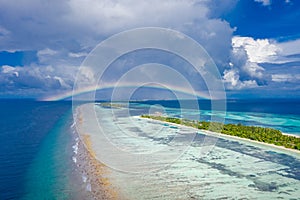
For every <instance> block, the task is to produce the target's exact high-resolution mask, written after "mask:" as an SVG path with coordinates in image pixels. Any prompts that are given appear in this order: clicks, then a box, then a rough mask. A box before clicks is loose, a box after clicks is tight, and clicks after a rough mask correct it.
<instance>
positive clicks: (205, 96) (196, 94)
mask: <svg viewBox="0 0 300 200" xmlns="http://www.w3.org/2000/svg"><path fill="white" fill-rule="evenodd" d="M115 87H116V86H115V84H106V85H105V86H99V85H93V86H89V87H85V88H81V89H78V90H71V91H67V92H64V93H60V94H57V95H52V96H48V97H44V98H41V99H39V100H41V101H60V100H64V99H67V98H71V97H75V96H78V95H82V94H85V93H89V92H95V91H97V90H103V89H113V88H115ZM140 87H141V86H140V85H139V86H137V84H130V83H129V84H122V86H121V87H120V86H119V88H140ZM143 87H144V88H154V89H162V90H166V89H168V90H170V91H174V92H178V93H181V94H185V95H187V96H190V97H192V98H195V97H197V98H202V99H214V98H212V97H211V95H210V94H209V93H208V92H201V91H194V90H191V89H187V88H183V87H178V86H169V85H165V86H164V87H162V86H160V85H157V84H153V85H145V86H143Z"/></svg>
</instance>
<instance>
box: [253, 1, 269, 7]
mask: <svg viewBox="0 0 300 200" xmlns="http://www.w3.org/2000/svg"><path fill="white" fill-rule="evenodd" d="M254 1H256V2H259V3H262V5H264V6H269V5H271V0H254Z"/></svg>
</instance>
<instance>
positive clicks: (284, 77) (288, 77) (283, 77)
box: [272, 74, 300, 83]
mask: <svg viewBox="0 0 300 200" xmlns="http://www.w3.org/2000/svg"><path fill="white" fill-rule="evenodd" d="M272 81H274V82H290V83H293V82H294V83H296V82H300V74H273V75H272Z"/></svg>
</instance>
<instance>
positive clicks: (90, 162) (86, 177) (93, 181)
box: [75, 108, 121, 200]
mask: <svg viewBox="0 0 300 200" xmlns="http://www.w3.org/2000/svg"><path fill="white" fill-rule="evenodd" d="M75 123H76V124H77V126H78V125H79V126H80V125H82V123H83V118H82V116H81V113H80V109H79V108H78V109H77V119H75ZM75 134H77V136H78V138H79V142H78V154H77V157H78V159H77V167H78V168H79V171H80V172H81V174H82V176H83V182H84V184H86V185H87V186H86V191H87V195H88V196H87V198H88V199H97V200H98V199H99V200H104V199H121V198H120V195H119V194H118V192H117V190H116V188H114V186H113V185H112V184H111V182H110V180H109V178H108V176H109V173H110V169H109V168H108V167H106V166H105V165H104V164H102V163H101V162H99V161H98V160H97V159H96V158H95V153H94V151H93V149H92V141H91V138H90V136H89V135H88V133H84V134H83V133H80V131H78V129H77V131H76V132H75Z"/></svg>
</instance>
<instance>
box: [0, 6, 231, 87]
mask: <svg viewBox="0 0 300 200" xmlns="http://www.w3.org/2000/svg"><path fill="white" fill-rule="evenodd" d="M230 2H236V0H227V1H226V2H224V3H223V1H222V2H219V3H218V9H219V10H227V9H226V8H227V7H230V6H231V5H232V4H231V3H230ZM211 4H214V2H211V1H206V0H205V1H202V0H186V1H182V0H165V1H160V0H153V1H147V0H144V1H136V0H114V1H110V0H101V1H99V0H70V1H51V4H47V3H45V2H43V1H40V0H27V1H26V2H25V1H18V0H10V1H0V19H4V20H1V23H0V26H1V29H0V31H1V33H3V34H2V35H3V36H0V51H3V50H4V51H11V50H14V51H15V50H19V51H22V50H34V51H37V52H38V53H37V55H38V59H39V62H38V63H35V64H33V65H30V66H25V67H24V68H23V69H21V68H16V69H15V71H16V72H18V75H19V79H20V80H21V79H24V80H26V81H24V82H22V83H21V81H19V80H18V81H16V80H14V79H13V78H12V77H8V76H4V75H3V74H0V76H1V77H0V78H2V80H6V81H8V82H10V83H11V84H12V85H15V86H16V87H17V86H18V84H22V87H23V86H24V85H26V87H25V86H24V88H30V87H33V88H36V87H37V88H41V89H42V87H45V88H47V89H50V88H55V89H57V88H66V87H69V86H72V83H73V82H72V81H73V80H74V78H73V76H75V74H73V73H75V72H76V70H74V68H73V67H72V66H78V65H80V63H81V62H82V61H83V59H84V57H85V56H86V55H87V53H88V52H89V51H90V50H91V49H93V48H94V47H95V46H96V45H97V44H98V43H99V42H101V41H102V40H103V39H105V38H107V37H109V36H110V35H111V34H115V33H118V32H120V31H123V30H127V29H130V28H137V27H144V26H158V27H165V28H173V29H176V30H179V31H182V32H184V33H185V34H187V35H189V36H191V37H192V38H194V39H195V40H197V41H198V42H199V43H200V44H201V45H203V47H204V48H205V49H206V50H207V51H208V53H209V54H210V55H211V56H212V58H213V59H214V60H215V62H216V63H217V64H218V66H220V67H223V66H224V65H225V63H227V60H228V57H229V54H230V48H231V36H232V32H233V29H232V28H231V27H230V25H229V24H228V23H227V22H226V21H224V20H221V19H217V18H212V17H211V14H210V13H212V12H213V10H210V9H212V7H210V5H211ZM16 5H17V6H16ZM1 33H0V34H1ZM47 66H52V68H51V67H50V69H49V67H47ZM25 72H26V73H25ZM87 75H88V76H87V78H91V75H90V74H87ZM29 77H31V78H29ZM55 77H56V78H55ZM8 79H9V80H8ZM30 79H31V80H30ZM43 79H45V81H43ZM2 87H4V86H3V85H2ZM12 89H13V87H10V90H12Z"/></svg>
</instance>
